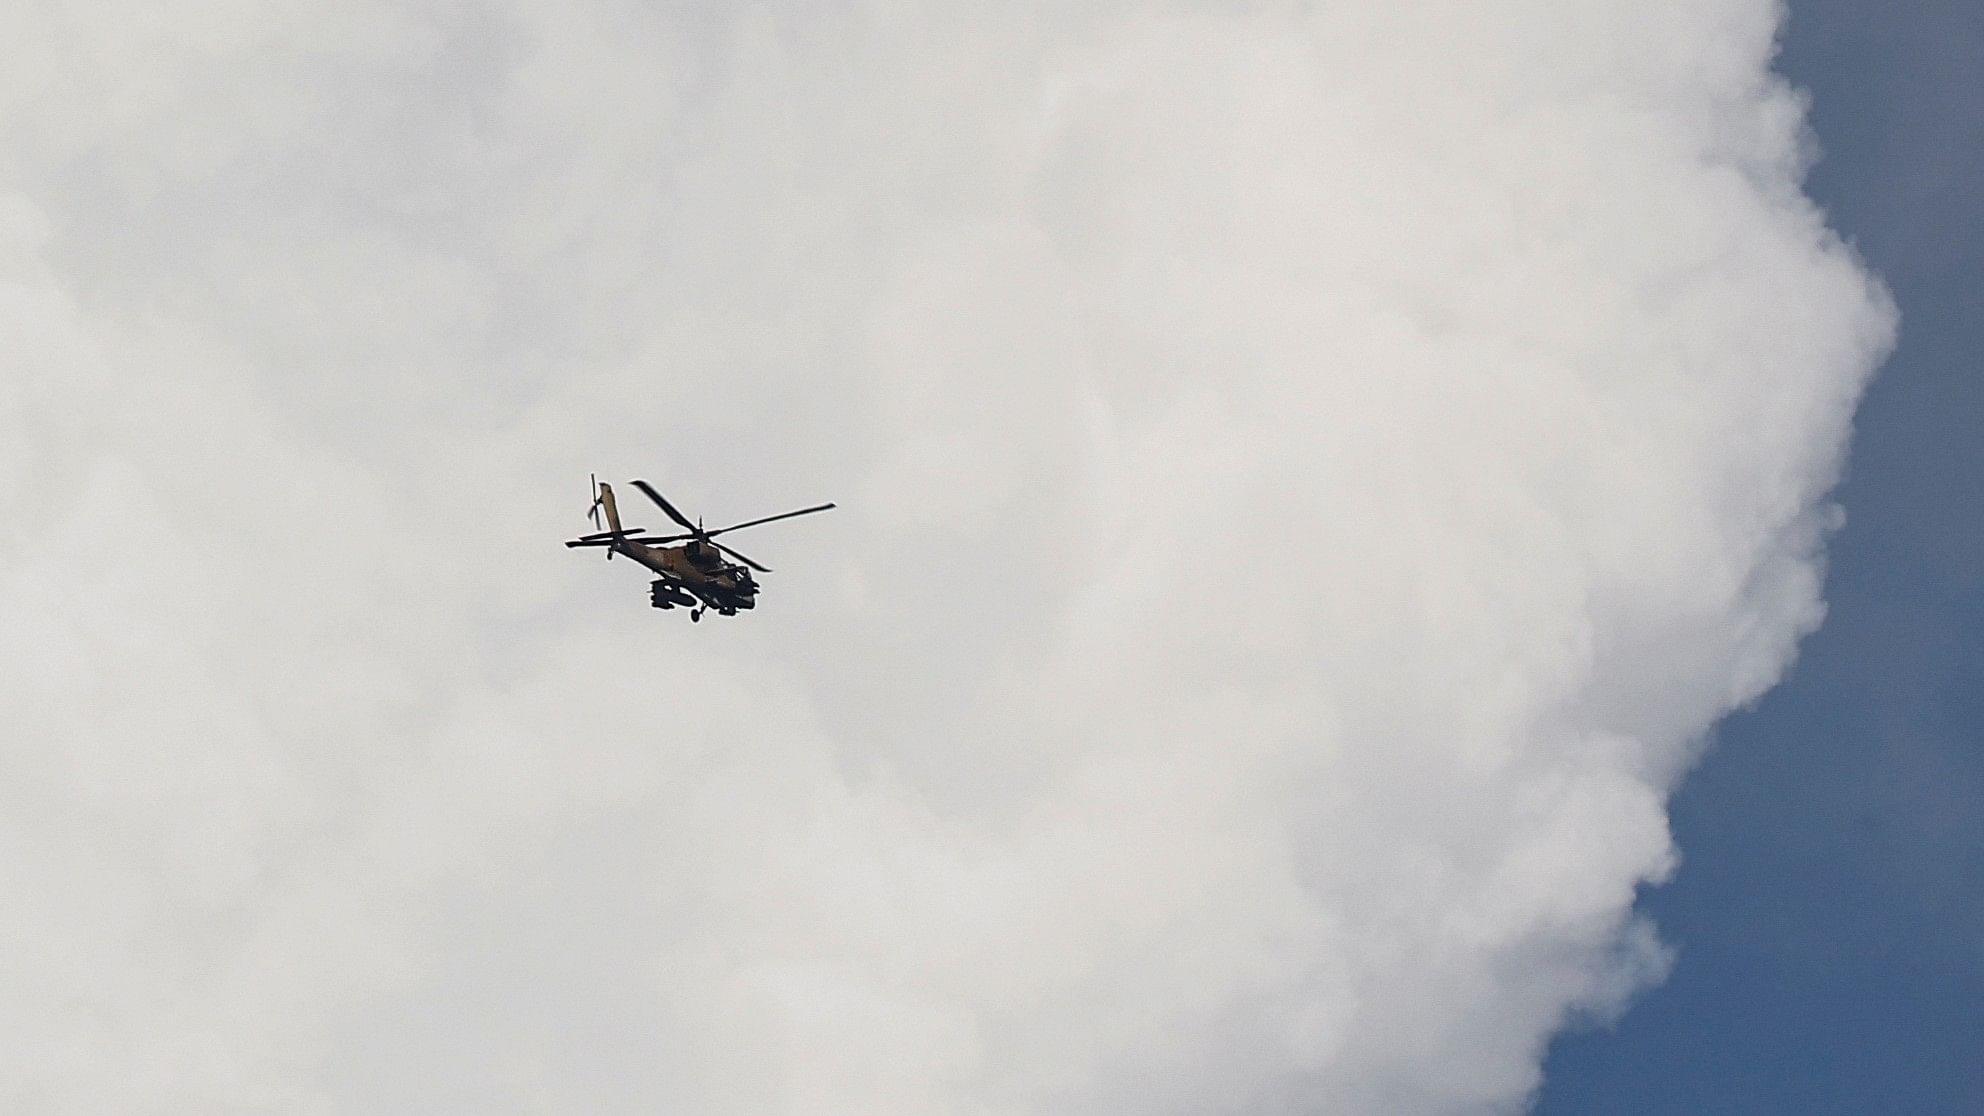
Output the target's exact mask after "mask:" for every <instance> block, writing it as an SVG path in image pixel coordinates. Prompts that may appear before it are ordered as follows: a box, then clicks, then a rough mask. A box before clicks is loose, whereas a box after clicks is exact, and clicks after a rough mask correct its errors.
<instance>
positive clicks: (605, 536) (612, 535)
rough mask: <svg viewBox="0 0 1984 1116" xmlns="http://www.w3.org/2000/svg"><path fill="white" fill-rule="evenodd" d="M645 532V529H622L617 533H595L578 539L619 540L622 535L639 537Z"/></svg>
mask: <svg viewBox="0 0 1984 1116" xmlns="http://www.w3.org/2000/svg"><path fill="white" fill-rule="evenodd" d="M646 531H647V528H646V527H622V528H620V529H619V530H618V531H595V532H593V533H592V534H590V535H580V536H579V537H580V538H582V539H613V538H619V537H620V536H622V535H639V534H643V533H645V532H646Z"/></svg>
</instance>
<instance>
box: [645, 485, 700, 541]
mask: <svg viewBox="0 0 1984 1116" xmlns="http://www.w3.org/2000/svg"><path fill="white" fill-rule="evenodd" d="M634 487H635V488H638V489H640V490H641V491H642V492H644V493H646V494H647V498H648V499H650V500H653V501H654V502H655V503H657V504H659V505H661V510H662V511H665V512H667V513H668V518H670V519H672V520H674V521H675V522H677V523H680V524H681V525H682V529H683V530H685V531H694V532H695V533H696V534H699V535H700V534H702V531H701V530H700V529H698V528H697V526H696V525H695V524H693V523H691V522H689V517H688V516H686V515H683V514H682V513H681V512H679V511H676V510H675V505H674V504H671V503H669V502H668V501H667V500H666V499H664V498H663V497H662V495H661V493H659V492H656V491H655V490H654V486H653V485H651V484H649V483H648V482H646V481H644V480H637V481H635V482H634Z"/></svg>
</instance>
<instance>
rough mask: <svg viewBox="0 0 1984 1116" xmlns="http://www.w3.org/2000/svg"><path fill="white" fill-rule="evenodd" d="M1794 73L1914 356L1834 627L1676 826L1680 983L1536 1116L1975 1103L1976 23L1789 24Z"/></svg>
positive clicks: (1981, 388)
mask: <svg viewBox="0 0 1984 1116" xmlns="http://www.w3.org/2000/svg"><path fill="white" fill-rule="evenodd" d="M1777 65H1778V68H1779V69H1780V70H1781V71H1782V72H1783V73H1784V74H1786V75H1787V76H1788V77H1789V78H1790V79H1791V80H1792V81H1794V82H1796V83H1797V84H1798V85H1800V86H1802V87H1804V88H1805V89H1807V90H1808V91H1809V92H1810V94H1811V97H1812V124H1813V128H1814V131H1815V134H1816V137H1817V142H1818V146H1819V148H1820V149H1821V151H1822V155H1821V158H1820V159H1819V161H1818V162H1817V164H1816V165H1815V166H1814V168H1813V173H1812V176H1811V181H1810V190H1811V193H1812V195H1813V197H1814V198H1815V199H1816V200H1818V201H1819V202H1820V203H1821V204H1822V205H1824V206H1825V208H1826V211H1827V213H1828V216H1829V219H1830V220H1831V222H1832V223H1833V225H1834V227H1836V228H1838V229H1839V230H1841V232H1842V233H1844V234H1845V235H1846V236H1848V237H1849V238H1850V239H1851V240H1852V241H1853V243H1854V244H1855V245H1856V247H1857V248H1858V249H1859V250H1860V252H1861V253H1862V254H1863V255H1864V256H1865V258H1866V260H1867V262H1868V264H1869V265H1870V266H1872V267H1874V268H1875V269H1877V270H1878V271H1879V272H1880V274H1881V275H1882V277H1883V278H1884V280H1885V282H1886V283H1887V284H1888V286H1889V287H1890V289H1891V290H1892V291H1893V293H1894V297H1895V300H1896V302H1897V303H1898V305H1899V308H1900V311H1901V317H1902V327H1901V331H1900V334H1899V338H1898V344H1897V346H1896V349H1895V351H1894V354H1893V356H1892V358H1891V359H1890V360H1889V361H1888V362H1887V364H1886V365H1885V367H1884V368H1883V369H1882V371H1881V373H1880V376H1879V378H1878V379H1876V380H1875V381H1874V383H1873V384H1872V385H1871V387H1870V390H1869V392H1868V395H1867V398H1866V401H1865V402H1864V404H1863V405H1862V407H1861V408H1860V410H1859V412H1858V414H1857V415H1856V418H1855V425H1856V430H1855V434H1854V443H1853V451H1852V459H1851V462H1852V463H1851V466H1850V468H1849V470H1848V473H1847V476H1846V480H1845V483H1844V484H1843V486H1842V487H1841V489H1840V492H1839V499H1840V501H1841V503H1842V504H1843V505H1844V506H1845V508H1846V510H1847V519H1846V523H1845V526H1844V527H1843V528H1842V529H1841V530H1840V532H1839V533H1838V535H1836V536H1835V537H1834V539H1833V541H1832V543H1831V544H1830V546H1829V547H1828V551H1829V565H1830V569H1829V576H1828V580H1827V589H1826V600H1827V610H1828V611H1827V618H1826V622H1825V625H1824V627H1822V628H1820V629H1819V631H1818V632H1817V633H1815V634H1814V635H1813V636H1812V637H1811V638H1810V639H1809V640H1807V641H1806V643H1805V645H1804V647H1803V649H1802V651H1801V655H1800V660H1799V663H1798V666H1797V669H1796V671H1795V672H1794V673H1793V674H1792V676H1791V677H1790V678H1789V679H1788V680H1787V681H1786V683H1785V684H1784V685H1783V686H1781V687H1779V688H1778V689H1776V690H1774V691H1772V692H1771V693H1770V694H1769V695H1767V696H1766V697H1764V698H1763V700H1762V701H1761V702H1760V703H1759V704H1758V706H1757V707H1756V708H1755V709H1754V710H1752V711H1750V712H1747V713H1743V714H1739V715H1738V716H1736V717H1734V718H1732V719H1731V720H1730V721H1729V722H1728V723H1726V724H1725V725H1724V726H1723V727H1722V728H1721V729H1720V730H1719V732H1718V744H1717V746H1716V747H1715V749H1714V750H1713V751H1712V752H1710V753H1709V755H1708V756H1707V758H1706V759H1705V761H1704V762H1703V764H1702V766H1701V767H1700V769H1699V770H1697V771H1696V772H1695V773H1694V774H1692V775H1691V776H1690V777H1689V779H1688V781H1687V782H1686V783H1684V784H1683V786H1682V787H1681V790H1680V792H1679V794H1678V795H1677V796H1676V798H1675V800H1674V803H1673V817H1674V822H1673V824H1674V829H1675V837H1676V841H1677V843H1678V845H1679V846H1680V849H1681V852H1682V863H1681V867H1680V869H1679V871H1678V872H1677V873H1676V875H1675V877H1674V879H1673V881H1672V882H1671V883H1669V884H1668V885H1667V886H1665V887H1663V888H1660V889H1657V890H1653V891H1650V892H1648V893H1647V895H1646V896H1645V899H1644V903H1643V906H1644V909H1646V910H1647V911H1648V912H1649V913H1650V915H1651V917H1653V918H1654V919H1655V921H1657V922H1658V924H1659V925H1660V926H1661V928H1662V931H1663V934H1664V936H1665V937H1666V939H1667V940H1668V941H1669V943H1670V944H1672V945H1673V946H1674V947H1675V949H1676V963H1675V967H1674V969H1673V971H1672V973H1671V974H1670V976H1669V978H1668V980H1667V981H1666V982H1665V983H1664V984H1663V985H1661V986H1660V987H1659V988H1657V989H1654V990H1651V991H1650V992H1648V993H1647V995H1646V996H1645V997H1644V998H1643V999H1642V1000H1641V1002H1640V1003H1639V1004H1638V1005H1637V1006H1636V1007H1635V1008H1634V1009H1633V1010H1632V1011H1631V1012H1630V1013H1628V1014H1627V1015H1626V1016H1625V1017H1624V1018H1623V1019H1622V1020H1621V1021H1620V1022H1619V1025H1618V1027H1617V1028H1616V1030H1600V1031H1587V1032H1582V1033H1578V1034H1575V1035H1572V1036H1570V1037H1568V1038H1566V1039H1565V1040H1564V1041H1562V1042H1560V1043H1559V1044H1558V1045H1557V1046H1556V1047H1555V1048H1554V1050H1553V1053H1552V1056H1551V1059H1550V1062H1549V1077H1550V1081H1549V1084H1548V1085H1547V1086H1546V1087H1545V1089H1544V1091H1543V1094H1542V1104H1541V1105H1540V1107H1539V1111H1541V1112H1544V1113H1558V1112H1561V1113H1574V1112H1577V1113H1583V1112H1605V1111H1631V1112H1649V1113H1651V1112H1677V1113H1678V1112H1701V1111H1705V1110H1711V1109H1715V1108H1722V1109H1724V1110H1736V1111H1745V1112H1840V1113H1848V1112H1854V1113H1857V1112H1870V1111H1914V1112H1957V1111H1963V1110H1965V1109H1967V1108H1970V1107H1974V1106H1975V1103H1976V1098H1977V1097H1979V1096H1980V1095H1984V1073H1980V1071H1979V1069H1978V1066H1977V1058H1976V1052H1977V1051H1978V1050H1979V1049H1984V1022H1981V1021H1980V1019H1979V1017H1978V1014H1977V1012H1976V1010H1975V1007H1974V1005H1975V1004H1976V1003H1977V1001H1978V999H1979V997H1980V996H1984V854H1980V850H1984V810H1980V809H1979V806H1978V803H1979V802H1984V766H1980V755H1981V754H1980V751H1979V748H1978V740H1979V739H1980V737H1981V736H1984V709H1981V708H1980V707H1979V705H1978V701H1977V696H1976V695H1978V694H1980V693H1984V677H1980V674H1981V673H1984V613H1980V610H1979V606H1980V602H1981V601H1984V597H1980V593H1981V592H1984V535H1980V533H1979V527H1978V524H1979V520H1978V518H1977V516H1976V515H1975V514H1972V512H1973V510H1974V506H1975V503H1976V493H1978V492H1980V491H1984V476H1980V475H1979V474H1980V467H1984V456H1981V455H1980V454H1979V452H1978V440H1977V431H1978V429H1979V426H1980V422H1984V383H1980V379H1979V377H1978V368H1979V366H1980V362H1984V326H1980V324H1979V323H1980V320H1984V319H1980V317H1979V314H1978V310H1979V302H1980V287H1979V279H1978V276H1980V275H1984V231H1980V230H1984V221H1980V220H1979V212H1978V203H1977V199H1976V191H1975V189H1974V184H1975V183H1976V182H1977V181H1979V179H1980V176H1984V127H1980V125H1981V124H1984V92H1980V86H1979V85H1978V82H1977V80H1976V79H1977V75H1978V74H1979V73H1984V10H1980V9H1978V8H1977V7H1976V6H1975V5H1972V4H1964V3H1943V2H1928V0H1922V2H1909V3H1900V4H1893V5H1883V6H1879V7H1876V6H1874V5H1868V4H1861V3H1850V2H1821V0H1802V2H1800V3H1795V4H1793V5H1792V6H1791V8H1790V20H1789V24H1788V26H1787V29H1786V34H1785V36H1784V42H1783V49H1782V53H1781V55H1780V57H1779V59H1778V63H1777ZM1621 1098H1631V1100H1630V1101H1624V1100H1622V1099H1621Z"/></svg>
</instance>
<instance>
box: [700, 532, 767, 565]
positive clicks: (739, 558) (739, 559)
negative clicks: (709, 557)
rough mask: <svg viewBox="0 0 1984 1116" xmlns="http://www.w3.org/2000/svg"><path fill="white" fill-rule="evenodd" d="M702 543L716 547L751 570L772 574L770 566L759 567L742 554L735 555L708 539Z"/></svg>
mask: <svg viewBox="0 0 1984 1116" xmlns="http://www.w3.org/2000/svg"><path fill="white" fill-rule="evenodd" d="M703 541H704V542H706V543H709V544H710V545H711V546H713V547H716V548H717V549H718V550H721V551H723V552H724V553H725V554H728V555H730V556H731V557H732V558H735V559H737V560H738V561H739V562H742V563H744V564H745V565H747V566H749V567H751V568H752V569H754V570H756V571H758V572H759V573H770V572H772V569H771V567H770V566H760V565H759V564H757V563H756V562H753V561H751V560H750V559H749V558H746V557H744V556H743V555H742V554H739V553H737V552H736V551H734V550H732V549H730V548H729V547H727V546H725V545H723V544H722V543H720V542H711V541H710V540H709V539H704V540H703Z"/></svg>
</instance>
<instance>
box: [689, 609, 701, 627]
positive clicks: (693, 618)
mask: <svg viewBox="0 0 1984 1116" xmlns="http://www.w3.org/2000/svg"><path fill="white" fill-rule="evenodd" d="M689 620H690V622H691V623H695V624H700V623H702V622H703V610H702V609H700V608H699V609H697V610H696V611H694V612H692V613H690V614H689Z"/></svg>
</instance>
